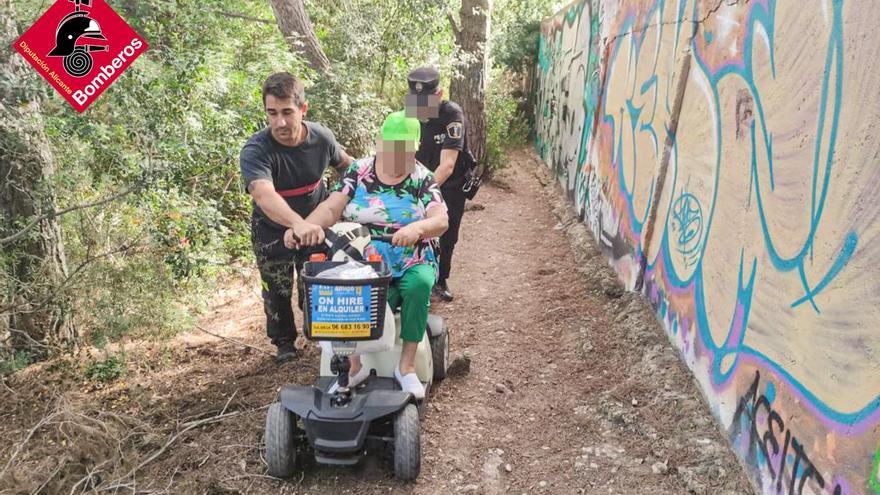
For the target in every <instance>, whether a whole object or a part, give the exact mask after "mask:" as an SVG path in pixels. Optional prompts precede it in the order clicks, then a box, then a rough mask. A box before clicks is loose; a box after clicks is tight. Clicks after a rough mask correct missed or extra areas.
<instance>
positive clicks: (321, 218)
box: [306, 192, 349, 229]
mask: <svg viewBox="0 0 880 495" xmlns="http://www.w3.org/2000/svg"><path fill="white" fill-rule="evenodd" d="M348 201H349V199H348V196H347V195H345V194H342V193H341V192H332V193H330V197H328V198H327V199H325V200H324V201H322V202H321V203H320V204H319V205H318V206H317V207H316V208H315V209H314V210H313V211H312V213H311V214H310V215H309V216H308V217H306V222H309V223H313V224H315V225H320V226H321V227H324V228H325V229H326V228H328V227H330V226H332V225H333V224H334V223H336V222H337V221H339V218H340V217H341V216H342V211H343V210H345V207H346V206H347V205H348Z"/></svg>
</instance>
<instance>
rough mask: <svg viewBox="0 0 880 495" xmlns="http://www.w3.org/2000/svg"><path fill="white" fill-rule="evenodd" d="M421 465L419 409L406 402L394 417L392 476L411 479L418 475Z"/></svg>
mask: <svg viewBox="0 0 880 495" xmlns="http://www.w3.org/2000/svg"><path fill="white" fill-rule="evenodd" d="M421 466H422V442H421V432H420V431H419V411H418V409H416V406H415V405H414V404H407V405H406V407H404V408H403V410H402V411H400V412H399V413H397V416H395V418H394V476H395V477H396V478H397V479H399V480H403V481H412V480H414V479H416V478H418V477H419V471H420V470H421Z"/></svg>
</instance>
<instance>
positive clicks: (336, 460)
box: [315, 451, 363, 466]
mask: <svg viewBox="0 0 880 495" xmlns="http://www.w3.org/2000/svg"><path fill="white" fill-rule="evenodd" d="M362 457H363V454H362V453H357V454H355V455H339V454H332V453H328V452H318V451H315V461H317V462H320V463H321V464H335V465H337V466H354V465H355V464H357V463H358V462H359V461H360V460H361V458H362Z"/></svg>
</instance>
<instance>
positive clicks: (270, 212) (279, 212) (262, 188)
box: [248, 179, 324, 245]
mask: <svg viewBox="0 0 880 495" xmlns="http://www.w3.org/2000/svg"><path fill="white" fill-rule="evenodd" d="M248 190H249V191H250V193H251V197H252V198H254V202H255V203H257V206H259V207H260V209H261V210H263V213H264V214H265V215H266V216H267V217H269V220H272V221H273V222H275V223H277V224H279V225H282V226H284V227H289V228H292V229H293V231H294V233H296V235H297V237H299V238H300V239H301V240H302V241H303V243H304V244H306V245H311V244H310V243H312V244H317V243H318V242H321V241H320V240H319V236H320V235H321V234H323V233H324V231H323V230H322V229H321V227H320V226H318V225H311V224H309V223H307V222H306V221H305V220H303V218H302V217H301V216H299V214H298V213H297V212H295V211H293V209H292V208H291V207H290V206H289V205H288V204H287V201H284V198H282V197H281V195H280V194H278V193H277V192H276V191H275V185H274V184H272V182H271V181H269V180H266V179H257V180H254V181H251V183H250V185H248Z"/></svg>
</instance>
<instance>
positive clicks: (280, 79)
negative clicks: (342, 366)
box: [240, 72, 352, 364]
mask: <svg viewBox="0 0 880 495" xmlns="http://www.w3.org/2000/svg"><path fill="white" fill-rule="evenodd" d="M263 106H264V108H265V111H266V117H267V119H268V121H269V126H268V127H265V128H264V129H262V130H260V131H258V132H257V133H256V134H254V135H253V136H251V138H250V139H248V141H247V143H246V144H245V145H244V147H243V148H242V149H241V155H240V164H241V175H242V178H243V180H244V184H245V186H246V187H247V191H248V192H249V193H250V195H251V197H252V198H253V214H252V216H251V240H252V242H253V247H254V254H255V255H256V259H257V267H259V269H260V278H261V279H262V286H263V309H264V311H265V313H266V334H267V335H268V336H269V338H270V339H272V343H273V344H275V346H276V347H277V348H278V352H277V355H276V358H275V360H276V362H278V363H279V364H280V363H283V362H286V361H290V360H292V359H294V358H295V357H296V349H295V347H294V345H293V344H294V341H295V340H296V324H295V323H294V320H293V308H292V307H291V301H290V300H291V295H292V293H293V271H294V270H296V272H297V273H300V272H301V269H302V265H303V261H304V260H303V259H302V255H301V253H300V252H299V251H297V250H291V249H288V248H287V247H285V245H284V232H285V230H287V229H293V231H294V233H295V234H296V235H297V236H298V237H299V238H300V239H301V240H302V241H303V243H304V244H305V245H312V244H316V243H318V242H319V236H321V235H322V234H323V231H321V227H319V226H316V225H312V224H309V223H306V222H305V221H304V220H303V219H304V218H306V217H307V216H308V215H309V213H311V212H312V210H314V209H315V207H316V206H317V205H318V203H320V202H321V201H323V200H324V199H325V198H326V197H327V190H326V189H325V187H324V181H323V180H322V179H323V177H324V172H325V170H326V169H327V166H328V165H332V166H334V167H336V168H337V170H340V171H344V170H345V169H346V168H348V166H349V165H350V164H351V162H352V159H351V157H349V156H348V155H347V154H346V153H345V152H344V151H343V150H342V148H341V147H340V146H339V143H337V142H336V138H335V137H334V136H333V133H332V132H330V130H329V129H327V128H326V127H324V126H322V125H321V124H317V123H314V122H309V121H306V120H304V117H305V115H306V112H307V111H308V108H309V105H308V102H306V99H305V92H304V89H303V83H302V81H300V80H299V79H297V78H296V77H295V76H293V75H292V74H290V73H288V72H279V73H276V74H272V75H271V76H269V77H268V78H267V79H266V82H265V83H263ZM300 292H301V291H300ZM302 297H303V295H302V293H300V294H299V303H300V307H302Z"/></svg>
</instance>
